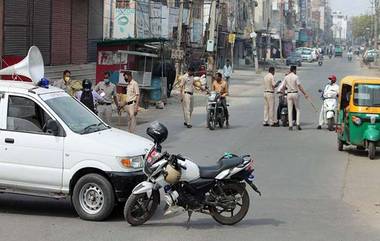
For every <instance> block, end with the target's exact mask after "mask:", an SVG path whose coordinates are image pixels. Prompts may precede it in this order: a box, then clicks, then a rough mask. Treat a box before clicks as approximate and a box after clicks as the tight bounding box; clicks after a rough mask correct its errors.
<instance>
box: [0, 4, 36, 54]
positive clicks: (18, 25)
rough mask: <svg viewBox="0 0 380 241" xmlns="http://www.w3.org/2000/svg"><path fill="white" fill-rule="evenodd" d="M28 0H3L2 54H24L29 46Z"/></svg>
mask: <svg viewBox="0 0 380 241" xmlns="http://www.w3.org/2000/svg"><path fill="white" fill-rule="evenodd" d="M29 2H30V1H28V0H5V1H4V53H3V54H4V55H21V56H22V55H25V54H26V53H27V51H28V48H29V46H30V29H29V22H30V14H29V11H28V7H29Z"/></svg>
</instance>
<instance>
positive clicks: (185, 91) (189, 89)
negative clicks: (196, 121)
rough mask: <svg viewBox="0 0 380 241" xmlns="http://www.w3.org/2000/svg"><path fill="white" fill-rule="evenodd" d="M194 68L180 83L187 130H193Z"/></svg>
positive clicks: (190, 69) (191, 68) (189, 70)
mask: <svg viewBox="0 0 380 241" xmlns="http://www.w3.org/2000/svg"><path fill="white" fill-rule="evenodd" d="M194 86H195V83H194V68H193V67H190V68H189V69H188V72H187V74H185V75H184V76H182V78H181V82H180V89H181V102H182V109H183V115H184V119H185V122H184V123H183V124H184V125H185V126H186V127H187V128H192V125H191V115H192V113H193V109H194V96H193V95H194Z"/></svg>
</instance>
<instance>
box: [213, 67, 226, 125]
mask: <svg viewBox="0 0 380 241" xmlns="http://www.w3.org/2000/svg"><path fill="white" fill-rule="evenodd" d="M211 90H212V91H215V92H217V93H219V94H220V95H221V104H222V107H223V110H224V114H225V117H226V126H227V128H228V127H230V123H229V115H228V108H227V99H226V97H227V95H228V87H227V82H226V81H225V80H223V78H222V74H221V73H216V75H215V80H214V81H213V83H212V88H211Z"/></svg>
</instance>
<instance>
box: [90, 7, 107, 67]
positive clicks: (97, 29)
mask: <svg viewBox="0 0 380 241" xmlns="http://www.w3.org/2000/svg"><path fill="white" fill-rule="evenodd" d="M103 6H104V0H90V2H89V11H88V14H89V16H88V49H87V53H88V54H87V59H88V62H96V58H97V56H96V44H97V42H99V41H101V40H103V15H104V14H103V12H104V8H103Z"/></svg>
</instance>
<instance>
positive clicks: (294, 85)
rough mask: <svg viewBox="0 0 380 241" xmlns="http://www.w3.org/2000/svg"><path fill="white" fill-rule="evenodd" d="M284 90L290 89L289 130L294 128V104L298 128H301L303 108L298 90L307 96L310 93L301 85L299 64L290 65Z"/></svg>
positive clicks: (288, 97)
mask: <svg viewBox="0 0 380 241" xmlns="http://www.w3.org/2000/svg"><path fill="white" fill-rule="evenodd" d="M282 88H283V89H282V91H284V90H285V88H287V90H288V96H287V100H288V108H289V111H288V119H289V130H290V131H291V130H293V115H292V112H293V104H294V106H295V108H296V111H297V119H296V125H297V129H298V130H302V129H301V125H300V117H301V110H300V106H299V94H298V92H299V91H301V92H302V94H303V95H304V96H305V98H306V99H307V98H309V96H308V94H307V93H306V92H305V90H304V88H303V87H302V85H301V82H300V80H299V78H298V76H297V66H291V67H290V73H289V74H288V75H287V76H286V77H285V79H284V86H283V87H282Z"/></svg>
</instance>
